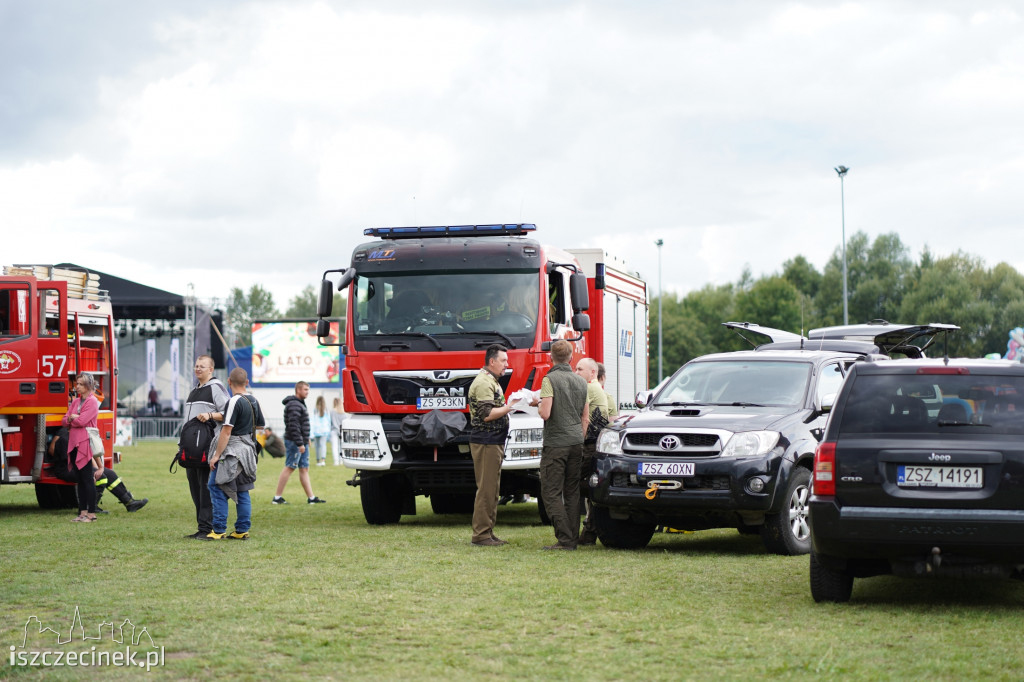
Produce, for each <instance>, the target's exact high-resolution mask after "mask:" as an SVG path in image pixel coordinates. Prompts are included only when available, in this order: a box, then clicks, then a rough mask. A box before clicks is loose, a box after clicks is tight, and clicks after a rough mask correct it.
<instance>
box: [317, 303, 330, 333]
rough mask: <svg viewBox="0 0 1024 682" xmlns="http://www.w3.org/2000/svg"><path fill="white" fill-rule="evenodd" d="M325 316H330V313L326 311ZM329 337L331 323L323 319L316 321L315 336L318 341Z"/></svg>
mask: <svg viewBox="0 0 1024 682" xmlns="http://www.w3.org/2000/svg"><path fill="white" fill-rule="evenodd" d="M327 314H328V315H330V314H331V311H330V310H328V311H327ZM330 335H331V321H330V320H325V319H323V318H321V319H319V320H317V321H316V336H317V338H318V339H323V338H326V337H328V336H330Z"/></svg>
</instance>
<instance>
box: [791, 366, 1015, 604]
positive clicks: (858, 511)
mask: <svg viewBox="0 0 1024 682" xmlns="http://www.w3.org/2000/svg"><path fill="white" fill-rule="evenodd" d="M813 489H814V493H813V495H812V497H811V499H810V505H809V507H810V509H809V514H810V525H811V542H812V552H811V559H810V581H811V594H812V596H813V597H814V599H815V601H819V602H820V601H832V602H844V601H847V600H848V599H849V598H850V594H851V591H852V589H853V579H854V578H862V577H867V576H873V575H879V574H885V573H894V574H897V575H903V576H942V575H948V576H954V577H974V576H978V577H982V576H995V577H1017V578H1020V577H1022V568H1024V366H1022V365H1020V364H1018V363H1011V362H1006V361H991V360H901V361H898V362H878V363H875V362H865V363H857V364H856V365H855V366H853V367H852V368H851V372H850V375H849V377H848V378H847V380H846V382H845V383H844V385H843V388H842V390H841V391H840V393H839V395H838V397H837V399H836V402H835V405H834V407H833V412H832V415H831V417H830V419H829V422H828V426H827V431H826V433H825V438H824V440H823V441H822V443H821V444H820V445H819V446H818V449H817V453H816V454H815V458H814V484H813Z"/></svg>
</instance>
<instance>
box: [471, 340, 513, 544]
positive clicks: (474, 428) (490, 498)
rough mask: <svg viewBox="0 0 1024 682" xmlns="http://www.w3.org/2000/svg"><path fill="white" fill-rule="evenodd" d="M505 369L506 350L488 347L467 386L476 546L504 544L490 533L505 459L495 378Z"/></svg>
mask: <svg viewBox="0 0 1024 682" xmlns="http://www.w3.org/2000/svg"><path fill="white" fill-rule="evenodd" d="M506 368H508V351H506V350H505V347H504V346H502V345H500V344H493V345H491V346H488V348H487V351H486V352H485V353H484V366H483V368H482V369H481V370H480V373H479V374H477V375H476V378H475V379H473V383H472V384H470V386H469V423H470V431H469V451H470V454H472V456H473V472H474V473H475V474H476V500H475V501H474V502H473V537H472V539H471V540H470V542H472V544H473V545H474V546H476V547H498V546H500V545H507V544H508V543H507V542H505V541H504V540H502V539H500V538H498V537H496V536H495V535H494V524H495V522H496V521H497V519H498V491H499V490H500V488H501V463H502V462H503V461H504V459H505V440H506V439H507V438H508V414H509V412H511V411H512V406H511V405H506V404H505V393H504V391H502V389H501V384H499V383H498V379H500V378H501V376H502V375H503V374H504V373H505V369H506Z"/></svg>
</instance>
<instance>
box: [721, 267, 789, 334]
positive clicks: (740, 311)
mask: <svg viewBox="0 0 1024 682" xmlns="http://www.w3.org/2000/svg"><path fill="white" fill-rule="evenodd" d="M735 310H736V317H738V318H739V319H740V321H744V322H756V323H757V324H759V325H761V326H762V327H773V328H775V329H782V330H785V331H791V332H794V333H797V332H799V331H800V322H801V320H800V292H799V291H797V288H796V287H794V286H793V284H792V283H791V282H790V281H789V280H787V279H785V278H784V277H782V276H779V275H772V276H770V277H762V278H761V279H759V280H757V281H756V282H754V284H753V285H752V286H751V287H750V289H748V290H745V291H740V292H739V293H737V294H736V302H735Z"/></svg>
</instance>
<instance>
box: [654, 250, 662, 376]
mask: <svg viewBox="0 0 1024 682" xmlns="http://www.w3.org/2000/svg"><path fill="white" fill-rule="evenodd" d="M664 243H665V241H664V240H662V239H659V240H657V241H656V242H654V245H655V246H657V247H658V383H659V384H660V383H661V379H662V371H661V299H662V291H661V247H662V245H663V244H664Z"/></svg>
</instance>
